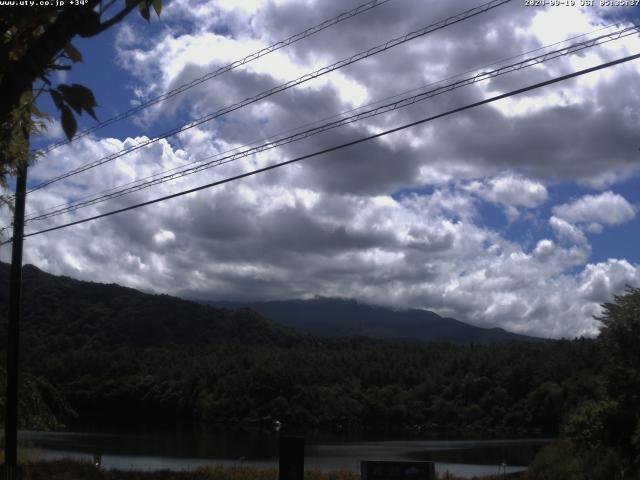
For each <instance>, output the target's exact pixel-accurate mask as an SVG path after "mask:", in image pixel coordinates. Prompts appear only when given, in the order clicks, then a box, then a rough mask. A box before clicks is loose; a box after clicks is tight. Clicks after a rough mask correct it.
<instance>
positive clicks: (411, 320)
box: [206, 297, 543, 344]
mask: <svg viewBox="0 0 640 480" xmlns="http://www.w3.org/2000/svg"><path fill="white" fill-rule="evenodd" d="M206 303H207V304H209V305H212V306H217V307H222V308H238V307H244V308H250V309H252V310H254V311H256V312H258V313H259V314H261V315H263V316H265V317H267V318H269V319H270V320H272V321H274V322H276V323H280V324H282V325H285V326H287V327H290V328H293V329H295V330H297V331H300V332H304V333H308V334H311V335H315V336H322V337H334V338H335V337H368V338H373V339H379V340H404V341H417V342H420V343H424V342H450V343H454V344H470V343H479V344H491V343H503V342H509V341H540V340H543V339H541V338H538V337H531V336H527V335H521V334H517V333H513V332H509V331H507V330H504V329H502V328H499V327H492V328H483V327H478V326H475V325H471V324H468V323H465V322H461V321H460V320H456V319H454V318H449V317H441V316H440V315H438V314H436V313H434V312H431V311H429V310H419V309H394V308H390V307H384V306H380V305H371V304H367V303H362V302H358V301H357V300H353V299H346V298H330V297H315V298H313V299H304V300H299V299H294V300H275V301H267V302H229V301H221V302H206Z"/></svg>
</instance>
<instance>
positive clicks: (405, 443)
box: [20, 426, 548, 476]
mask: <svg viewBox="0 0 640 480" xmlns="http://www.w3.org/2000/svg"><path fill="white" fill-rule="evenodd" d="M371 438H372V437H371V436H365V435H355V436H354V435H332V434H318V433H314V434H308V435H306V436H305V441H306V447H305V467H306V468H316V469H320V470H323V471H327V470H332V469H338V468H341V469H349V470H354V471H359V468H360V460H430V461H434V462H436V470H438V471H439V472H444V471H446V470H449V471H450V472H452V473H455V474H457V475H462V476H473V475H486V474H495V473H497V472H498V468H499V465H500V464H502V463H503V462H505V463H506V464H507V472H515V471H520V470H522V469H524V466H526V465H528V464H529V462H530V461H531V460H532V458H533V457H534V455H535V454H536V452H537V451H538V450H539V449H540V448H541V447H542V446H543V445H544V444H546V443H548V440H545V439H519V440H512V439H504V440H433V439H425V438H416V437H413V438H398V437H394V436H390V435H386V436H385V437H384V438H386V439H385V440H381V439H380V436H379V435H378V436H376V437H373V438H375V439H371ZM20 440H21V442H22V443H23V444H24V445H26V446H27V447H29V450H30V451H31V452H32V453H33V454H34V455H36V456H37V457H39V458H44V459H54V458H61V457H71V458H78V459H85V460H91V459H92V458H93V454H101V455H102V464H103V466H104V467H105V468H120V469H144V470H153V469H160V468H168V469H172V470H192V469H195V468H197V467H198V466H200V465H206V464H223V465H227V466H229V465H251V466H257V467H277V458H278V434H276V433H271V432H266V431H259V430H255V431H247V430H225V431H211V430H204V429H201V428H193V427H191V428H190V427H184V426H180V427H175V428H171V429H162V430H158V429H157V430H149V429H137V430H135V431H126V432H124V431H119V432H109V431H104V430H99V431H95V432H93V433H86V432H31V431H29V432H20Z"/></svg>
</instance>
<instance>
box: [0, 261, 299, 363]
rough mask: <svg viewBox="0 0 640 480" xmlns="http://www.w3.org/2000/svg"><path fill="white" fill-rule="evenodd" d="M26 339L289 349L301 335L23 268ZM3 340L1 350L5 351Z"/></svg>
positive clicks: (245, 314) (62, 346) (250, 315)
mask: <svg viewBox="0 0 640 480" xmlns="http://www.w3.org/2000/svg"><path fill="white" fill-rule="evenodd" d="M8 279H9V266H8V265H7V264H5V263H0V325H1V326H0V329H1V330H0V335H1V336H2V337H3V338H6V317H7V312H8V295H9V284H8ZM23 279H24V281H23V294H22V295H23V321H22V324H21V332H20V337H21V338H20V341H21V344H23V345H24V348H26V349H27V350H29V351H70V350H89V351H95V350H102V349H112V348H115V347H119V346H136V347H144V346H162V345H203V344H208V343H212V342H217V341H221V340H237V341H240V342H243V343H250V344H267V345H284V344H289V343H291V342H292V341H295V340H296V339H298V338H299V336H298V335H297V334H296V333H295V332H293V331H291V330H290V329H287V328H285V327H282V326H280V325H277V324H273V323H271V322H269V321H268V320H266V319H264V318H263V317H261V316H260V315H259V314H257V313H255V312H254V311H251V310H247V309H243V310H237V311H231V310H225V309H219V308H214V307H211V306H207V305H202V304H200V303H197V302H191V301H188V300H182V299H180V298H175V297H170V296H168V295H151V294H147V293H142V292H139V291H137V290H134V289H132V288H125V287H121V286H119V285H115V284H110V285H107V284H101V283H93V282H84V281H80V280H74V279H72V278H69V277H59V276H54V275H51V274H48V273H45V272H43V271H41V270H39V269H37V268H36V267H34V266H32V265H26V266H25V267H24V270H23ZM4 344H5V343H4V341H2V345H4Z"/></svg>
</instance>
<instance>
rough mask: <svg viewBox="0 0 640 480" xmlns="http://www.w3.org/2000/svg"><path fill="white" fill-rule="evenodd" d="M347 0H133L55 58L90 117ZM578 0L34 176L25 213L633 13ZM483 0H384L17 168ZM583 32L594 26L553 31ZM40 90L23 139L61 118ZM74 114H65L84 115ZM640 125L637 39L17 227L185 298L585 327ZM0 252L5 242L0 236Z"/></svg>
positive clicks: (45, 243)
mask: <svg viewBox="0 0 640 480" xmlns="http://www.w3.org/2000/svg"><path fill="white" fill-rule="evenodd" d="M363 2H364V0H361V1H358V0H356V1H352V0H340V1H338V0H331V1H329V0H242V1H233V0H217V1H206V2H205V1H200V0H166V1H165V2H164V8H163V11H162V14H161V16H160V18H159V19H158V18H157V17H155V16H153V18H152V20H151V22H150V23H147V22H145V21H144V20H143V19H142V18H140V16H139V15H137V14H136V15H131V16H130V17H128V18H127V19H126V21H124V22H122V23H121V24H120V25H118V26H117V27H116V28H113V29H111V30H109V31H108V32H106V33H105V34H103V35H102V36H100V37H97V38H94V39H87V40H79V41H75V42H74V44H75V45H76V47H77V48H78V49H79V50H80V51H81V52H82V54H83V57H84V62H83V63H82V64H76V65H74V66H73V69H72V70H71V71H70V72H61V73H59V74H56V75H54V76H53V78H52V79H53V80H54V83H55V82H60V83H62V82H64V83H69V84H71V83H81V84H84V85H87V86H89V87H90V88H92V90H93V91H94V93H95V96H96V98H97V102H98V104H99V106H98V107H97V108H96V113H97V115H98V117H99V119H100V120H104V119H107V118H110V117H111V116H113V115H114V114H117V113H118V112H121V111H123V110H127V109H128V108H131V107H132V106H135V105H138V104H139V103H140V102H144V101H146V100H148V99H150V98H153V97H155V96H157V95H159V94H161V93H163V92H166V91H168V90H171V89H173V88H176V87H178V86H180V85H182V84H185V83H188V82H190V81H191V80H193V79H195V78H199V77H201V76H203V75H205V74H206V73H208V72H212V71H214V70H216V69H217V68H219V67H221V66H224V65H226V64H228V63H230V62H233V61H235V60H238V59H241V58H243V57H245V56H246V55H249V54H251V53H253V52H255V51H258V50H260V49H262V48H264V47H267V46H269V45H271V44H273V43H275V42H277V41H280V40H283V39H285V38H287V37H289V36H290V35H294V34H296V33H298V32H301V31H303V30H305V29H307V28H309V27H311V26H313V25H316V24H318V23H321V22H322V21H323V20H325V19H328V18H332V17H334V16H336V15H338V14H340V13H341V12H344V11H347V10H350V9H352V8H355V7H356V6H357V5H359V4H360V3H363ZM567 3H568V2H567ZM575 3H576V6H563V7H551V6H546V7H540V6H536V7H529V6H525V2H524V1H520V0H513V1H511V2H509V3H507V4H505V5H502V6H499V7H497V8H494V9H492V10H490V11H487V12H485V13H482V14H479V15H477V16H474V17H472V18H469V19H467V20H465V21H462V22H459V23H457V24H454V25H451V26H448V27H447V28H443V29H440V30H438V31H436V32H433V33H430V34H427V35H424V36H422V37H419V38H416V39H413V40H411V41H409V42H406V43H404V44H402V45H398V46H396V47H393V48H391V49H389V50H387V51H385V52H383V53H380V54H377V55H374V56H371V57H369V58H367V59H364V60H361V61H359V62H356V63H354V64H352V65H349V66H346V67H344V68H341V69H339V70H336V71H334V72H332V73H330V74H327V75H323V76H321V77H319V78H317V79H315V80H312V81H309V82H305V83H304V84H302V85H299V86H296V87H294V88H291V89H288V90H286V91H284V92H280V93H277V94H275V95H272V96H269V97H268V98H265V99H263V100H261V101H259V102H255V103H253V104H251V105H248V106H246V107H244V108H241V109H238V110H236V111H234V112H231V113H229V114H227V115H224V116H221V117H219V118H216V119H214V120H212V121H209V122H205V123H202V124H201V125H198V126H195V127H193V128H190V129H188V130H185V131H183V132H181V133H179V134H178V135H175V136H171V137H168V138H165V139H162V140H160V141H158V142H154V143H152V144H150V145H148V146H146V147H144V148H140V149H138V150H136V151H135V152H132V153H130V154H128V155H125V156H122V157H121V158H118V159H116V160H114V161H111V162H108V163H105V164H104V165H101V166H99V167H97V168H93V169H90V170H88V171H86V172H83V173H81V174H78V175H73V176H71V177H69V178H68V179H66V180H64V181H60V182H57V183H54V184H52V185H50V186H48V187H46V188H43V189H41V190H37V191H35V192H33V193H31V194H29V195H28V197H27V212H28V215H29V214H32V213H35V212H39V211H42V210H45V209H47V208H51V207H53V206H56V205H61V204H65V203H66V202H69V201H74V200H76V199H78V198H81V197H84V196H86V195H89V194H92V193H95V192H101V191H103V190H106V189H109V188H113V187H116V186H118V185H122V184H126V183H128V182H131V181H133V180H136V179H139V178H143V177H147V176H149V175H153V174H156V173H158V172H161V171H163V170H167V169H172V168H176V167H181V166H185V165H189V164H190V163H192V162H198V161H202V159H203V158H204V157H207V156H211V155H216V154H221V152H225V151H228V150H230V149H234V148H238V147H242V146H244V145H248V144H252V143H253V142H256V141H258V142H264V141H265V140H266V139H269V138H271V137H273V136H274V135H283V132H287V131H289V130H291V129H294V128H298V127H300V126H302V125H307V124H309V123H312V122H318V121H321V120H324V121H323V122H321V123H326V121H329V120H327V119H330V118H331V117H334V116H335V115H338V114H342V113H344V112H347V111H351V110H353V109H358V108H362V109H367V108H370V107H366V106H367V105H370V104H372V103H375V105H380V104H381V103H378V102H380V101H381V100H383V99H387V98H389V97H392V96H396V95H407V92H409V91H413V90H415V89H420V90H416V91H418V92H422V91H428V90H432V89H433V88H435V87H434V85H433V84H434V82H441V81H443V80H446V81H445V82H444V83H438V84H437V86H438V85H439V86H442V85H446V84H447V83H451V82H454V81H456V80H460V79H462V78H467V77H469V76H471V77H473V76H474V75H475V74H477V73H479V72H487V71H491V70H493V69H495V68H498V67H500V66H504V65H506V64H509V63H513V62H516V61H519V60H522V59H524V58H527V57H529V56H535V55H540V54H541V53H544V52H548V51H550V50H553V49H557V48H561V47H566V46H567V45H569V44H570V43H571V42H573V43H575V42H578V41H583V40H584V39H588V38H594V37H596V36H598V35H602V34H603V33H610V32H612V31H615V30H618V29H621V28H625V27H628V26H630V25H631V24H632V22H634V21H637V19H638V9H637V8H636V9H632V8H623V7H598V6H592V7H580V6H579V4H580V3H581V2H579V1H578V2H575ZM480 4H481V2H479V1H471V0H468V1H467V0H464V1H456V2H451V1H447V0H432V1H429V2H424V1H422V0H390V1H388V2H386V3H384V4H382V5H380V6H377V7H376V8H373V9H371V10H368V11H367V12H365V13H362V14H360V15H358V16H355V17H353V18H350V19H348V20H345V21H343V22H341V23H339V24H337V25H334V26H332V27H330V28H327V29H326V30H324V31H322V32H320V33H317V34H315V35H312V36H310V37H308V38H305V39H303V40H300V41H299V42H296V43H295V44H292V45H289V46H288V47H286V48H283V49H280V50H278V51H277V52H273V53H270V54H268V55H266V56H264V57H262V58H260V59H259V60H256V61H253V62H250V63H248V64H246V65H244V66H241V67H239V68H236V69H234V70H232V71H230V72H227V73H225V74H224V75H221V76H218V77H216V78H214V79H211V80H208V81H206V82H203V83H201V84H199V85H197V86H196V87H194V88H190V89H188V90H186V91H184V92H183V93H181V94H179V95H176V96H174V97H173V98H171V99H169V100H167V101H165V102H161V103H158V104H156V105H154V106H152V107H150V108H148V109H145V110H144V111H143V112H142V113H141V114H139V115H136V116H134V117H131V118H130V119H127V120H125V121H122V122H119V123H117V124H115V125H112V126H109V127H106V128H104V129H101V130H98V131H96V132H94V133H93V134H91V135H88V136H85V137H83V138H80V139H77V140H75V141H74V142H72V143H71V144H70V145H67V146H64V147H61V148H58V149H56V150H54V151H52V152H50V153H49V154H47V155H45V156H43V157H42V158H40V159H39V160H38V161H37V162H36V163H35V164H34V166H33V167H32V168H31V169H30V172H29V175H30V177H29V185H30V186H34V185H37V184H38V183H40V182H42V181H44V180H47V179H49V178H52V177H55V176H57V175H60V174H62V173H65V172H67V171H69V170H71V169H74V168H77V167H79V166H82V165H85V164H87V163H90V162H92V161H95V160H96V159H100V158H103V157H104V156H106V155H109V154H111V153H114V152H118V151H120V150H122V149H123V148H127V147H130V146H132V145H136V144H137V143H140V142H145V141H146V140H147V139H149V138H154V137H157V136H160V135H161V134H163V133H164V132H167V131H169V130H171V129H173V128H175V127H177V126H179V125H182V124H184V123H187V122H189V121H190V120H193V119H195V118H200V117H202V116H204V115H207V114H209V113H211V112H215V111H217V110H219V109H221V108H224V107H226V106H229V105H232V104H235V103H237V102H240V101H242V100H244V99H246V98H250V97H253V96H255V95H257V94H259V93H261V92H263V91H266V90H269V89H271V88H273V87H275V86H278V85H281V84H283V83H285V82H287V81H289V80H292V79H295V78H298V77H300V76H302V75H304V74H306V73H308V72H312V71H315V70H317V69H319V68H321V67H324V66H326V65H330V64H333V63H335V62H337V61H340V60H342V59H345V58H348V57H350V56H352V55H354V54H356V53H359V52H362V51H365V50H368V49H369V48H371V47H374V46H376V45H379V44H381V43H384V42H386V41H387V40H390V39H393V38H396V37H400V36H403V35H405V34H406V33H409V32H412V31H416V30H419V29H422V28H424V27H426V26H428V25H430V24H433V23H436V22H439V21H441V20H443V19H445V18H447V17H450V16H452V15H456V14H458V13H460V12H463V11H465V10H467V9H469V8H472V7H475V6H478V5H480ZM578 35H586V36H584V37H580V38H578V39H573V40H570V41H569V43H567V42H566V41H567V39H572V38H574V37H576V36H578ZM558 42H565V43H559V44H558ZM552 44H557V45H555V46H554V47H549V45H552ZM543 47H544V48H543ZM541 49H542V50H541ZM529 52H533V53H529ZM639 52H640V40H639V39H638V35H630V36H627V37H625V38H622V39H619V40H616V41H611V42H609V43H606V44H604V45H599V46H595V47H592V48H589V49H585V50H582V51H581V52H579V53H576V54H573V55H568V56H563V57H560V58H556V59H553V60H550V61H548V62H545V63H543V64H538V65H535V66H531V67H529V68H526V69H521V70H519V71H516V72H512V73H509V74H506V75H502V76H498V77H495V78H492V79H489V80H485V81H481V82H477V83H474V84H472V85H468V86H465V87H463V88H458V89H455V90H453V91H450V92H448V93H443V94H442V95H438V96H435V97H433V98H430V99H427V100H425V101H422V102H418V103H415V104H414V105H411V106H409V107H406V108H402V109H399V110H396V111H394V112H389V113H385V114H383V115H379V116H375V117H371V118H367V119H364V120H360V121H358V122H354V123H351V124H349V125H346V126H341V127H339V128H336V129H332V130H329V131H326V132H323V133H321V134H319V135H315V136H312V137H309V138H307V139H304V140H302V141H299V142H295V143H291V144H288V145H285V146H281V147H278V148H274V149H271V150H267V151H263V152H261V153H258V154H255V155H250V156H247V157H246V158H242V159H238V160H235V161H233V162H230V163H227V164H225V165H221V166H217V167H215V168H211V169H207V170H204V171H201V172H199V173H197V174H193V175H190V176H186V177H184V178H181V179H179V180H175V181H171V182H167V183H164V184H162V185H157V186H154V187H151V188H148V189H144V190H140V191H137V192H135V193H133V194H130V195H126V196H121V197H119V198H116V199H112V200H109V201H108V202H104V203H100V204H96V205H92V206H89V207H87V208H83V209H79V210H77V211H76V212H72V213H66V214H63V215H60V216H56V217H53V218H50V219H46V220H38V221H35V220H34V221H31V222H29V223H27V226H26V232H27V233H29V232H35V231H38V230H42V229H44V228H49V227H53V226H56V225H59V224H63V223H68V222H72V221H75V220H79V219H82V218H86V217H89V216H92V215H97V214H100V213H104V212H108V211H111V210H114V209H117V208H123V207H126V206H129V205H132V204H135V203H139V202H143V201H147V200H151V199H154V198H158V197H161V196H163V195H168V194H171V193H175V192H179V191H183V190H185V189H188V188H192V187H196V186H199V185H204V184H207V183H211V182H214V181H216V180H221V179H224V178H228V177H230V176H233V175H238V174H241V173H243V172H247V171H250V170H253V169H256V168H261V167H264V166H268V165H272V164H275V163H277V162H280V161H283V160H287V159H291V158H295V157H296V156H300V155H305V154H309V153H313V152H316V151H319V150H322V149H325V148H328V147H332V146H335V145H338V144H341V143H345V142H349V141H352V140H356V139H359V138H362V137H365V136H368V135H372V134H374V133H379V132H382V131H385V130H388V129H391V128H394V127H397V126H400V125H404V124H407V123H410V122H413V121H416V120H419V119H422V118H425V117H429V116H433V115H436V114H439V113H442V112H446V111H448V110H451V109H454V108H458V107H462V106H464V105H467V104H470V103H473V102H477V101H480V100H482V99H485V98H489V97H492V96H495V95H499V94H501V93H506V92H509V91H511V90H515V89H518V88H522V87H525V86H527V85H530V84H533V83H537V82H541V81H544V80H548V79H551V78H554V77H557V76H560V75H565V74H568V73H571V72H573V71H576V70H579V69H583V68H587V67H590V66H594V65H598V64H600V63H603V62H607V61H611V60H614V59H617V58H621V57H624V56H627V55H631V54H635V53H639ZM522 55H524V56H522ZM507 59H510V60H507ZM463 73H466V75H463V76H458V75H459V74H463ZM452 77H455V78H452ZM447 79H448V80H447ZM398 98H400V97H398ZM41 108H43V109H44V110H47V111H49V112H50V113H52V115H53V117H54V121H52V122H51V124H50V125H49V127H48V129H47V132H46V133H45V134H43V135H41V136H40V137H39V138H37V139H35V140H34V145H35V146H44V145H47V144H49V143H52V142H55V141H58V140H60V139H62V138H63V134H62V130H61V128H60V125H59V123H58V122H57V121H56V120H55V118H57V114H56V112H55V107H53V105H52V104H51V102H50V100H48V99H47V98H46V97H44V98H43V99H42V101H41ZM358 111H360V110H358ZM85 117H86V116H85ZM85 117H82V118H81V119H80V124H81V126H83V127H90V126H92V125H94V124H95V122H94V121H93V120H92V119H91V118H85ZM639 148H640V62H639V61H638V60H635V61H631V62H627V63H624V64H621V65H617V66H614V67H611V68H607V69H604V70H601V71H598V72H595V73H591V74H588V75H585V76H581V77H578V78H574V79H570V80H567V81H564V82H561V83H557V84H554V85H551V86H547V87H544V88H541V89H537V90H532V91H529V92H526V93H523V94H520V95H517V96H513V97H509V98H506V99H503V100H500V101H498V102H493V103H490V104H487V105H483V106H480V107H477V108H473V109H469V110H466V111H463V112H460V113H456V114H453V115H450V116H446V117H444V118H439V119H437V120H434V121H429V122H426V123H423V124H421V125H418V126H415V127H412V128H408V129H405V130H402V131H399V132H396V133H393V134H389V135H385V136H382V137H379V138H377V139H375V140H372V141H368V142H364V143H361V144H359V145H355V146H351V147H348V148H344V149H341V150H338V151H335V152H331V153H327V154H324V155H320V156H317V157H314V158H311V159H308V160H305V161H302V162H299V163H296V164H292V165H288V166H285V167H282V168H278V169H275V170H272V171H269V172H268V173H263V174H259V175H255V176H252V177H249V178H244V179H242V180H238V181H234V182H230V183H226V184H224V185H220V186H218V187H214V188H210V189H206V190H202V191H199V192H197V193H191V194H188V195H185V196H181V197H179V198H175V199H172V200H168V201H165V202H161V203H156V204H154V205H152V206H148V207H143V208H140V209H137V210H132V211H129V212H126V213H121V214H118V215H113V216H110V217H107V218H104V219H100V220H96V221H92V222H87V223H83V224H81V225H77V226H72V227H69V228H64V229H61V230H58V231H55V232H50V233H46V234H41V235H36V236H33V237H29V238H27V239H26V240H25V250H24V262H25V263H31V264H34V265H36V266H37V267H39V268H41V269H42V270H45V271H47V272H50V273H52V274H57V275H67V276H70V277H74V278H78V279H82V280H89V281H95V282H105V283H118V284H121V285H126V286H130V287H133V288H137V289H141V290H144V291H148V292H155V293H167V294H171V295H177V296H181V297H185V298H190V299H200V300H247V301H249V300H251V301H255V300H277V299H291V298H311V297H315V296H323V297H341V298H353V299H356V300H358V301H361V302H366V303H373V304H379V305H388V306H392V307H397V308H424V309H429V310H432V311H435V312H436V313H439V314H441V315H446V316H451V317H454V318H457V319H459V320H461V321H465V322H469V323H472V324H474V325H479V326H482V327H496V326H497V327H502V328H505V329H507V330H510V331H513V332H518V333H524V334H530V335H537V336H543V337H552V338H560V337H568V338H573V337H578V336H593V335H596V334H597V331H598V326H599V322H598V321H597V319H595V318H594V316H597V315H598V314H599V313H600V312H601V304H602V303H603V302H608V301H611V300H612V299H613V296H614V295H616V294H622V293H624V291H625V289H626V288H627V286H640V253H639V249H638V247H637V244H636V241H635V240H634V239H636V238H637V237H638V236H639V234H640V223H639V222H638V207H639V203H640V189H639V188H638V187H639V186H640V151H639ZM0 220H1V221H2V223H3V224H7V223H9V222H10V215H9V212H8V211H2V212H0ZM0 259H2V260H3V261H9V259H10V251H9V247H8V246H3V247H2V249H1V250H0Z"/></svg>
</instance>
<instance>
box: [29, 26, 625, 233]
mask: <svg viewBox="0 0 640 480" xmlns="http://www.w3.org/2000/svg"><path fill="white" fill-rule="evenodd" d="M637 29H638V27H637V26H631V27H627V28H625V29H622V30H619V31H617V32H612V33H608V34H604V35H600V36H599V37H596V38H592V39H589V40H586V41H583V42H580V43H575V44H572V45H569V46H568V47H564V48H560V49H557V50H553V51H549V52H546V53H544V54H542V55H538V56H535V57H531V58H527V59H524V60H522V61H520V62H515V63H512V64H509V65H505V66H503V67H500V68H498V69H495V70H492V71H488V72H486V71H482V72H480V73H478V74H476V75H473V76H471V77H468V78H464V79H462V80H459V81H457V82H454V83H452V84H448V85H444V86H441V87H438V88H435V89H432V90H428V91H424V92H420V93H418V94H416V95H412V96H410V97H405V98H401V99H400V100H397V101H395V102H391V103H388V104H385V105H381V106H379V107H377V108H373V109H370V110H366V111H362V112H359V113H356V114H353V115H351V116H347V117H343V118H341V119H339V120H336V121H332V122H328V123H325V124H323V125H320V126H317V127H313V128H310V129H308V130H304V131H301V132H298V133H295V134H293V135H290V136H287V137H283V138H279V139H276V140H272V141H270V142H267V143H263V144H262V145H258V146H255V147H252V148H248V149H246V150H243V151H240V152H237V153H233V154H229V155H226V156H222V157H221V158H217V159H215V160H212V161H210V162H206V163H202V162H203V161H204V160H206V159H208V158H214V157H220V156H221V155H224V154H215V155H210V156H208V157H204V158H201V159H200V160H198V161H195V162H192V165H193V164H196V165H195V166H191V167H187V168H185V167H176V168H174V169H171V170H168V171H166V172H165V174H164V176H159V175H162V172H160V173H159V174H156V175H152V176H151V177H157V178H152V179H151V180H147V179H142V180H139V181H134V182H129V183H127V184H125V185H122V186H120V187H115V188H111V189H109V190H107V191H105V192H100V193H96V194H94V195H91V196H89V197H85V198H88V199H79V200H77V201H76V202H74V203H67V204H63V205H58V206H56V207H52V208H50V209H48V210H46V211H43V212H36V213H35V214H32V215H31V216H30V217H28V218H27V220H29V221H34V220H45V219H48V218H52V217H54V216H58V215H62V214H64V213H70V212H74V211H77V210H79V209H81V208H85V207H89V206H91V205H96V204H98V203H102V202H105V201H108V200H112V199H114V198H119V197H121V196H124V195H128V194H131V193H134V192H137V191H140V190H143V189H146V188H149V187H152V186H155V185H159V184H162V183H166V182H168V181H171V180H175V179H178V178H182V177H185V176H187V175H191V174H195V173H198V172H200V171H203V170H206V169H210V168H213V167H217V166H220V165H223V164H226V163H230V162H233V161H236V160H238V159H240V158H245V157H248V156H250V155H254V154H257V153H261V152H264V151H266V150H271V149H273V148H277V147H280V146H282V145H286V144H289V143H293V142H296V141H299V140H302V139H304V138H308V137H310V136H313V135H317V134H319V133H321V132H325V131H328V130H331V129H334V128H338V127H341V126H345V125H349V124H351V123H354V122H357V121H360V120H363V119H366V118H370V117H373V116H377V115H381V114H384V113H388V112H391V111H395V110H398V109H400V108H404V107H407V106H409V105H413V104H415V103H417V102H421V101H425V100H428V99H430V98H433V97H435V96H437V95H441V94H444V93H448V92H450V91H452V90H455V89H458V88H462V87H465V86H468V85H472V84H475V83H478V82H481V81H484V80H489V79H491V78H495V77H498V76H501V75H505V74H508V73H511V72H514V71H518V70H521V69H524V68H528V67H532V66H535V65H539V64H541V63H544V62H547V61H550V60H553V59H555V58H558V57H561V56H566V55H569V54H573V53H576V52H580V51H582V50H584V49H587V48H592V47H594V46H597V45H602V44H605V43H608V42H611V41H614V40H618V39H620V38H624V37H627V36H629V35H632V34H634V33H636V32H637ZM234 150H235V149H234ZM181 169H182V170H181ZM147 178H149V177H147ZM145 180H146V181H145Z"/></svg>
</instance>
